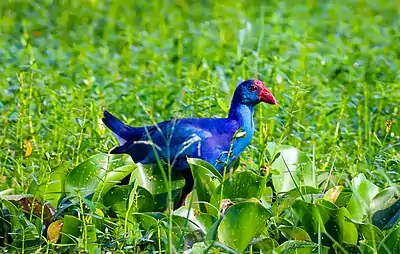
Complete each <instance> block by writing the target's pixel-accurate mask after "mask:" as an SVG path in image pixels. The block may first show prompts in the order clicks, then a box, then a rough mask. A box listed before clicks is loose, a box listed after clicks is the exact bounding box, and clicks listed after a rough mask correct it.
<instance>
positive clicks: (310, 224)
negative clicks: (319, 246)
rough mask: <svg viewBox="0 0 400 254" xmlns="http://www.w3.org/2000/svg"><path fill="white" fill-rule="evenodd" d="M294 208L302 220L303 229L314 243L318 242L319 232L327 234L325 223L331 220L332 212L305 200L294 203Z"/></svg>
mask: <svg viewBox="0 0 400 254" xmlns="http://www.w3.org/2000/svg"><path fill="white" fill-rule="evenodd" d="M292 208H293V210H294V212H295V213H296V214H297V216H298V217H299V219H300V220H301V222H302V224H303V227H304V228H305V230H306V232H307V233H308V235H309V236H310V237H311V239H312V240H313V241H314V242H318V231H320V232H322V233H325V232H326V229H325V223H327V222H328V220H329V219H330V217H331V215H330V211H329V210H328V209H326V208H324V207H322V206H320V205H318V204H312V203H308V202H305V201H303V200H296V201H294V202H293V205H292Z"/></svg>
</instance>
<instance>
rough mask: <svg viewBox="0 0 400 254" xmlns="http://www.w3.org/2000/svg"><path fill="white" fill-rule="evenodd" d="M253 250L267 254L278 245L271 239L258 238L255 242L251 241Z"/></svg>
mask: <svg viewBox="0 0 400 254" xmlns="http://www.w3.org/2000/svg"><path fill="white" fill-rule="evenodd" d="M252 244H253V250H261V251H263V252H266V253H269V252H270V251H271V250H273V249H275V248H276V247H277V246H279V243H278V242H277V241H276V240H275V239H273V238H265V237H263V238H259V239H256V241H254V240H253V241H252Z"/></svg>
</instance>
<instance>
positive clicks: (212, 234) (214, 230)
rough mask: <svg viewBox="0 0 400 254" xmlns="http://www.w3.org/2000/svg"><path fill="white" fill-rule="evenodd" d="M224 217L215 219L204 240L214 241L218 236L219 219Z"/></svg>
mask: <svg viewBox="0 0 400 254" xmlns="http://www.w3.org/2000/svg"><path fill="white" fill-rule="evenodd" d="M223 218H224V217H222V216H221V217H220V218H219V219H218V220H217V221H215V222H214V224H213V225H212V226H211V228H210V229H209V230H208V231H207V234H206V237H205V240H206V241H215V240H217V238H218V227H219V225H220V224H221V221H222V219H223Z"/></svg>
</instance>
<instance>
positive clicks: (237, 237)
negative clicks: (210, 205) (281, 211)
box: [218, 200, 271, 252]
mask: <svg viewBox="0 0 400 254" xmlns="http://www.w3.org/2000/svg"><path fill="white" fill-rule="evenodd" d="M270 216H271V213H270V212H269V211H268V210H267V209H266V208H265V207H264V206H262V205H261V203H260V202H258V201H253V200H251V201H245V202H240V203H237V204H236V205H234V206H232V207H230V208H229V209H228V211H227V213H226V215H225V217H224V218H223V219H222V221H221V223H220V224H219V227H218V240H219V241H220V242H221V243H223V244H225V245H227V246H229V247H231V248H233V249H234V250H236V251H238V252H243V251H244V250H245V249H246V248H247V246H248V245H249V244H250V242H251V241H252V240H253V238H255V237H257V236H259V235H260V234H261V232H262V231H263V230H264V228H265V224H266V223H267V220H268V219H269V218H270Z"/></svg>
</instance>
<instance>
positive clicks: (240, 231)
mask: <svg viewBox="0 0 400 254" xmlns="http://www.w3.org/2000/svg"><path fill="white" fill-rule="evenodd" d="M250 2H251V3H250ZM250 2H245V1H243V2H238V1H230V2H227V1H206V0H203V1H184V0H179V1H121V0H120V1H96V0H70V1H61V0H60V1H56V0H38V1H28V0H26V1H23V0H3V1H0V126H1V129H0V197H1V199H0V205H1V206H2V209H3V211H2V212H1V213H0V220H1V222H0V234H1V235H0V246H1V247H0V249H1V248H4V249H7V250H9V251H10V252H16V253H24V252H26V253H31V252H33V251H38V252H40V253H45V252H47V253H59V252H61V251H65V252H74V251H77V250H81V251H83V250H86V251H88V252H90V253H96V252H99V251H100V250H101V251H113V252H117V251H121V253H123V252H125V253H131V252H132V253H137V252H141V251H166V252H172V251H177V252H182V251H183V250H192V251H193V253H202V252H203V251H204V250H208V251H214V252H243V251H245V252H250V253H259V252H260V251H262V252H263V253H272V251H275V252H276V253H285V252H286V253H312V252H313V253H327V252H328V251H329V253H335V252H336V253H358V252H363V253H376V252H378V253H399V252H400V240H399V239H400V228H399V226H398V225H397V226H396V224H398V222H397V220H398V218H399V217H400V201H399V196H400V189H399V185H400V175H399V174H400V149H399V147H400V125H399V105H400V104H399V102H400V71H399V67H400V48H399V42H400V18H399V17H400V6H399V3H398V1H397V2H396V1H384V0H379V1H373V0H370V1H367V0H366V1H355V0H354V1H351V0H345V1H334V2H329V1H313V0H309V1H284V2H282V1H250ZM249 78H258V79H261V80H263V81H264V82H265V84H266V85H267V86H268V87H269V88H270V89H271V91H272V92H273V94H274V95H275V97H276V98H277V100H278V103H279V106H278V107H273V106H270V105H260V106H259V107H258V108H257V111H256V116H255V117H256V121H255V122H256V128H257V129H256V134H255V137H254V139H253V142H252V146H251V147H249V148H247V149H246V151H245V152H244V154H243V155H242V156H241V160H240V165H239V167H238V168H237V169H236V171H235V172H234V173H233V174H229V175H226V176H225V178H222V176H220V175H218V174H217V173H215V172H214V170H213V169H212V168H211V167H210V166H209V165H207V164H204V162H201V161H198V160H191V165H192V170H193V172H194V173H195V177H196V181H197V182H196V192H195V193H196V195H192V196H190V197H189V199H188V200H189V204H188V205H187V206H186V207H183V208H181V209H179V210H177V211H175V212H174V214H173V215H172V213H171V212H168V209H166V207H168V202H167V201H166V199H167V196H168V195H167V193H168V191H171V192H170V194H172V195H173V196H175V195H177V194H178V193H179V188H181V187H182V181H181V180H180V179H172V180H171V181H170V182H168V181H165V180H164V179H165V176H164V175H163V174H159V172H158V173H157V172H155V173H154V175H153V173H152V172H151V168H149V167H145V168H140V167H139V168H138V167H137V166H136V165H133V164H132V162H131V160H130V158H129V157H126V156H111V157H109V156H107V152H108V151H109V150H110V149H111V148H112V147H114V146H115V145H116V140H115V139H114V137H113V136H112V135H111V132H110V131H109V130H107V129H106V128H105V126H104V125H103V124H102V123H101V115H102V108H103V107H105V108H107V109H108V110H109V111H111V112H113V113H115V114H116V115H117V116H119V117H121V118H122V119H123V120H124V121H125V122H127V123H128V124H131V125H133V126H140V125H144V124H151V123H153V122H154V121H156V122H158V121H161V120H165V119H170V118H172V117H189V116H196V117H211V116H215V117H221V116H225V115H226V112H227V107H228V106H229V102H230V99H231V96H232V93H233V90H234V88H235V86H236V85H237V84H238V83H239V82H240V81H241V80H243V79H249ZM299 151H302V152H299ZM288 169H289V171H288ZM155 171H157V170H155ZM130 172H133V174H132V177H131V183H130V185H120V186H115V185H116V183H117V182H118V181H119V180H121V179H122V178H124V177H125V176H126V175H128V174H129V173H130ZM167 174H168V173H167ZM136 176H140V177H136ZM222 183H223V184H222ZM222 185H223V186H224V187H221V186H222ZM221 189H223V191H222V194H221ZM93 193H94V194H93ZM16 195H19V196H16ZM88 195H89V196H88ZM228 199H229V200H230V201H228ZM197 200H201V201H204V202H200V203H199V202H197ZM33 204H34V205H33ZM50 205H51V206H52V207H50ZM189 207H192V209H189ZM221 207H222V211H220V208H221ZM54 213H55V214H54ZM187 218H188V219H187ZM57 239H58V240H57ZM273 249H274V250H273Z"/></svg>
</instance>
